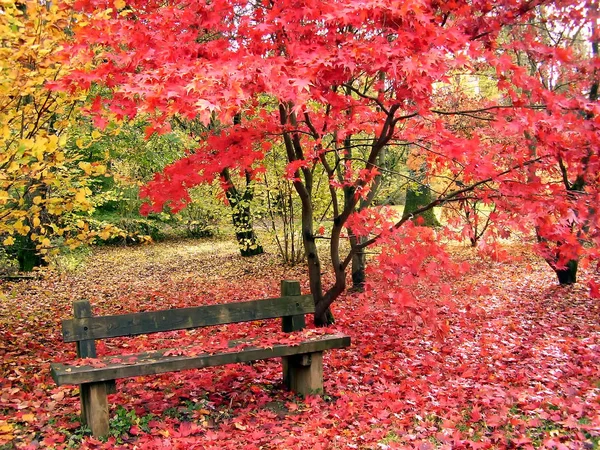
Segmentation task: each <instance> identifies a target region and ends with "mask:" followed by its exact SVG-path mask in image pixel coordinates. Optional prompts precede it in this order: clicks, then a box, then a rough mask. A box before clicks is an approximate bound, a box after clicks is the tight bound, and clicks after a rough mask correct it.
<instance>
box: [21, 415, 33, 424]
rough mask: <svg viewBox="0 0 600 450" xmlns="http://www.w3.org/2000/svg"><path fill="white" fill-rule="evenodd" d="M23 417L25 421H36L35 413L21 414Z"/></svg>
mask: <svg viewBox="0 0 600 450" xmlns="http://www.w3.org/2000/svg"><path fill="white" fill-rule="evenodd" d="M21 419H22V420H23V421H24V422H34V421H35V415H34V414H23V415H22V416H21Z"/></svg>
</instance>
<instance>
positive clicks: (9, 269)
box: [0, 247, 19, 277]
mask: <svg viewBox="0 0 600 450" xmlns="http://www.w3.org/2000/svg"><path fill="white" fill-rule="evenodd" d="M18 270H19V263H18V262H17V260H16V259H15V258H14V257H13V256H11V255H10V254H9V253H8V252H7V251H6V249H5V248H3V247H0V277H5V276H10V275H14V274H15V273H17V271H18Z"/></svg>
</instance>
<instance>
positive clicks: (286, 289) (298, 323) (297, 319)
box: [281, 280, 314, 333]
mask: <svg viewBox="0 0 600 450" xmlns="http://www.w3.org/2000/svg"><path fill="white" fill-rule="evenodd" d="M300 295H301V293H300V283H299V282H297V281H288V280H282V281H281V296H282V297H288V296H300ZM311 299H312V297H311ZM310 312H314V306H313V311H310ZM304 314H305V313H302V314H296V315H292V316H288V315H285V314H282V316H283V317H282V319H281V330H282V331H285V332H286V333H288V332H291V331H298V330H303V329H304V327H306V319H305V318H304Z"/></svg>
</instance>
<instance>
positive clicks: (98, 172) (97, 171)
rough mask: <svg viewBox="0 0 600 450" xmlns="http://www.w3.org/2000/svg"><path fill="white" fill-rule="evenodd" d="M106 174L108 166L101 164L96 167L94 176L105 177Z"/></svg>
mask: <svg viewBox="0 0 600 450" xmlns="http://www.w3.org/2000/svg"><path fill="white" fill-rule="evenodd" d="M105 173H106V166H105V165H103V164H99V165H97V166H96V167H94V175H104V174H105Z"/></svg>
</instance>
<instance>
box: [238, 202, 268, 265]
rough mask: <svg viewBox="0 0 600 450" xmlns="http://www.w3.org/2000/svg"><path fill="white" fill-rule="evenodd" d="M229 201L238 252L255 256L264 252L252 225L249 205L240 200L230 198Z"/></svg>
mask: <svg viewBox="0 0 600 450" xmlns="http://www.w3.org/2000/svg"><path fill="white" fill-rule="evenodd" d="M229 203H230V204H231V207H232V209H233V213H232V214H231V218H232V221H233V227H234V229H235V238H236V239H237V241H238V245H239V247H240V254H241V255H242V256H255V255H260V254H262V253H264V249H263V247H262V245H260V244H259V242H258V238H257V237H256V234H255V233H254V229H253V227H252V216H251V214H250V207H249V206H246V205H247V203H246V204H243V203H242V202H240V203H236V202H235V201H231V200H230V201H229Z"/></svg>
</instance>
